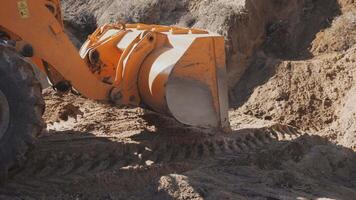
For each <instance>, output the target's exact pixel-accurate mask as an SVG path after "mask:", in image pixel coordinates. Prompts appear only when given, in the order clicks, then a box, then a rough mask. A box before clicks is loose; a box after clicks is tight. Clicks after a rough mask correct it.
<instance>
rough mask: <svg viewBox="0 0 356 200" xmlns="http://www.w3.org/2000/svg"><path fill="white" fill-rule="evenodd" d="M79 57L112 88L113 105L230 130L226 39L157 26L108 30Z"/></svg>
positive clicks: (101, 30)
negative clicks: (137, 107)
mask: <svg viewBox="0 0 356 200" xmlns="http://www.w3.org/2000/svg"><path fill="white" fill-rule="evenodd" d="M93 52H95V54H94V53H93ZM80 54H81V57H82V58H83V59H85V58H87V59H88V62H90V63H93V64H92V66H91V68H92V69H94V70H95V73H96V74H97V75H98V78H100V79H102V80H104V79H105V81H106V82H110V81H111V82H112V83H113V85H114V89H113V90H112V91H111V94H110V95H111V99H112V101H113V102H115V103H117V104H120V105H133V106H142V107H145V108H149V109H151V110H154V111H156V112H160V113H164V114H166V115H169V116H172V117H173V118H175V119H176V120H177V121H179V122H181V123H183V124H187V125H191V126H197V127H204V128H219V129H224V130H229V127H230V126H229V120H228V94H227V78H226V66H225V46H224V38H223V37H222V36H220V35H217V34H212V33H209V32H207V31H203V30H197V29H186V28H178V27H169V26H159V25H144V24H129V25H106V26H103V27H101V28H99V29H98V30H97V31H96V32H95V33H94V34H93V35H91V36H90V37H89V39H88V41H87V42H86V43H85V44H84V45H83V47H82V49H81V51H80ZM88 55H89V56H88ZM90 55H96V56H92V57H94V58H96V59H90ZM115 55H116V56H115ZM98 57H100V59H101V60H100V61H98ZM93 60H94V61H93ZM113 68H114V69H116V70H115V76H111V77H110V73H111V70H112V69H113Z"/></svg>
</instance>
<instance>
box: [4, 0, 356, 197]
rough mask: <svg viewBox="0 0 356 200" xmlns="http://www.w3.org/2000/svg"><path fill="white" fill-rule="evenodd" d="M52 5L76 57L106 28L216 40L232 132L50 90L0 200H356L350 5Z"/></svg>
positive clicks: (90, 0)
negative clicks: (198, 34)
mask: <svg viewBox="0 0 356 200" xmlns="http://www.w3.org/2000/svg"><path fill="white" fill-rule="evenodd" d="M62 4H63V13H64V18H65V24H66V27H67V28H68V30H67V31H68V32H70V34H71V38H72V39H73V40H75V42H76V44H77V46H79V45H80V43H81V42H82V41H83V40H84V39H85V38H86V34H87V33H90V32H91V31H92V30H93V29H95V27H96V26H97V25H101V24H103V23H106V22H109V21H118V20H120V21H126V22H145V23H160V24H180V25H183V26H189V27H199V28H207V29H209V30H211V31H216V32H218V33H220V34H223V35H224V36H225V37H226V40H227V44H226V49H227V54H228V57H227V64H228V71H229V85H230V98H231V109H230V122H231V125H232V129H233V132H232V133H229V134H224V133H217V132H216V131H208V130H200V129H196V128H192V127H186V126H183V125H181V124H178V123H177V122H175V121H174V120H172V119H170V118H167V117H165V116H161V115H158V114H155V113H152V112H149V111H145V110H143V109H139V108H115V107H113V106H111V105H103V104H100V103H98V102H94V101H91V100H87V99H84V98H82V97H80V96H77V95H73V94H67V95H62V96H60V95H58V94H55V93H54V92H53V91H51V90H50V89H48V90H46V91H45V92H44V95H45V100H46V103H47V106H46V108H47V109H46V113H45V116H44V118H45V120H46V122H47V131H46V132H45V133H44V134H43V135H42V137H40V138H39V141H38V144H37V145H36V146H35V148H34V149H33V150H31V151H30V152H29V153H28V156H27V157H28V159H27V161H25V162H24V163H22V165H21V166H17V167H14V169H13V170H12V171H11V173H10V175H11V176H10V179H9V181H8V182H7V183H6V184H5V185H2V186H0V199H212V200H213V199H214V200H215V199H256V200H259V199H267V200H275V199H278V200H285V199H322V198H325V199H345V200H348V199H350V200H353V199H355V197H356V154H355V152H354V150H355V148H356V147H355V144H356V139H355V137H356V133H355V124H356V123H355V122H356V118H355V106H354V102H355V80H354V77H355V75H356V74H355V67H356V60H355V59H356V57H355V55H356V46H355V44H356V35H355V34H356V32H355V30H356V6H355V2H354V0H338V1H337V0H324V1H323V0H296V1H287V0H265V1H257V0H245V1H243V0H232V1H228V0H190V1H188V0H184V1H174V0H148V1H142V0H132V1H124V0H110V1H104V0H83V1H74V0H62Z"/></svg>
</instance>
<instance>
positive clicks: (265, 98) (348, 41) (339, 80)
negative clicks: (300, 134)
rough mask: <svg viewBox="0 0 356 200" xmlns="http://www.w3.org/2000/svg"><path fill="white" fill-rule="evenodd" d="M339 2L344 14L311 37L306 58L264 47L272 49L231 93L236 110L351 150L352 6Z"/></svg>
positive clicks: (355, 25)
mask: <svg viewBox="0 0 356 200" xmlns="http://www.w3.org/2000/svg"><path fill="white" fill-rule="evenodd" d="M339 3H340V5H343V6H344V7H340V10H341V11H343V12H344V13H343V14H342V15H340V16H338V17H336V18H335V19H334V20H330V21H329V27H328V28H326V29H323V30H322V31H320V32H319V33H318V34H316V35H315V38H314V39H313V40H312V41H311V43H310V47H309V49H308V51H309V55H302V56H299V57H295V58H293V59H290V58H288V57H281V56H279V55H278V53H277V54H275V53H274V54H270V51H268V49H271V48H272V49H273V47H274V46H275V45H272V46H271V45H267V50H266V48H265V49H263V51H261V52H259V55H258V57H257V59H256V60H255V62H254V63H253V64H252V65H251V66H250V67H249V68H248V70H247V72H246V73H245V75H244V77H243V78H242V79H241V80H240V82H239V83H238V84H237V85H236V87H235V89H234V95H235V101H234V102H235V107H237V108H239V109H238V110H239V111H240V112H243V113H245V114H248V115H253V116H255V117H258V118H261V119H265V120H272V121H278V122H280V123H284V124H290V125H292V126H295V127H299V128H301V129H303V130H306V131H311V132H313V133H316V134H319V135H326V136H327V137H329V138H331V139H333V140H334V141H335V142H338V143H340V144H343V145H346V146H348V147H352V148H355V142H356V141H355V139H354V135H355V133H354V132H353V133H351V132H352V131H348V130H352V128H351V127H352V126H353V124H354V122H353V120H354V117H353V116H354V113H353V111H352V110H354V109H353V107H354V106H351V103H350V102H351V101H352V99H353V91H354V90H353V88H354V87H355V80H354V77H355V67H356V61H355V55H356V32H355V30H356V21H355V20H356V13H355V10H356V8H355V4H353V3H352V2H349V1H343V2H339ZM277 32H283V31H280V30H279V31H277ZM277 38H280V37H279V36H278V37H277ZM296 41H297V42H298V40H296ZM277 52H281V53H283V52H284V51H280V50H279V51H277ZM285 52H287V53H290V52H291V51H288V50H286V51H285ZM263 94H269V95H263ZM346 110H347V111H346ZM346 127H347V128H346ZM345 132H347V133H346V134H345ZM346 138H347V139H346Z"/></svg>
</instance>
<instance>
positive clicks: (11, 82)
mask: <svg viewBox="0 0 356 200" xmlns="http://www.w3.org/2000/svg"><path fill="white" fill-rule="evenodd" d="M0 90H1V93H2V96H3V97H4V96H5V97H6V99H7V104H6V105H8V108H9V109H8V110H9V112H8V113H9V115H7V116H8V119H9V120H8V123H6V124H7V125H6V124H5V125H3V127H6V128H3V130H2V133H0V136H1V137H0V182H2V181H3V180H4V179H5V178H6V177H7V174H8V170H9V169H10V168H11V167H13V166H15V165H16V164H19V163H21V161H23V160H24V156H25V153H26V151H27V150H28V148H29V147H30V146H31V145H32V144H33V142H34V137H36V136H38V134H40V133H41V132H42V129H43V127H44V123H43V120H42V115H43V112H44V109H45V104H44V100H43V97H42V89H41V85H40V83H39V82H38V81H37V79H36V77H35V75H34V72H33V70H32V68H31V65H30V64H29V63H28V62H26V61H25V60H24V59H23V58H22V57H21V56H20V55H19V54H18V53H17V52H16V51H14V50H13V49H11V48H9V47H7V46H4V45H1V44H0ZM4 105H5V104H4ZM5 107H6V106H5ZM0 112H2V111H0ZM5 116H6V115H5ZM0 131H1V130H0Z"/></svg>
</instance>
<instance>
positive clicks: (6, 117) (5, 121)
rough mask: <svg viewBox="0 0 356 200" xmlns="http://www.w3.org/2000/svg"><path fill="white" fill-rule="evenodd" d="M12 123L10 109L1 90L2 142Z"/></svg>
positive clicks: (0, 133) (0, 136) (0, 131)
mask: <svg viewBox="0 0 356 200" xmlns="http://www.w3.org/2000/svg"><path fill="white" fill-rule="evenodd" d="M9 122H10V107H9V103H8V101H7V98H6V96H5V94H4V93H3V92H2V91H1V90H0V140H1V139H2V137H3V136H4V135H5V132H6V131H7V129H8V127H9Z"/></svg>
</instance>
